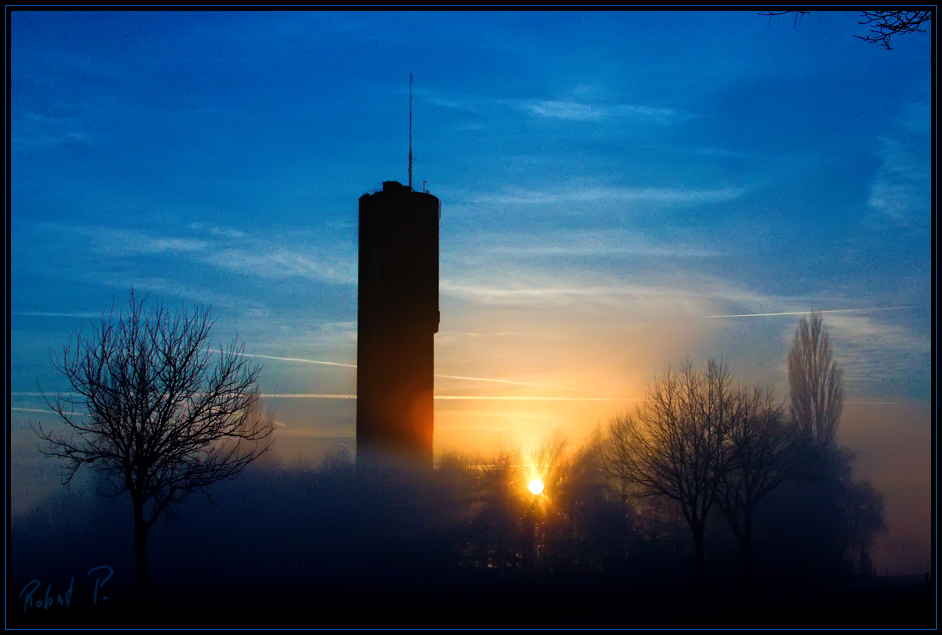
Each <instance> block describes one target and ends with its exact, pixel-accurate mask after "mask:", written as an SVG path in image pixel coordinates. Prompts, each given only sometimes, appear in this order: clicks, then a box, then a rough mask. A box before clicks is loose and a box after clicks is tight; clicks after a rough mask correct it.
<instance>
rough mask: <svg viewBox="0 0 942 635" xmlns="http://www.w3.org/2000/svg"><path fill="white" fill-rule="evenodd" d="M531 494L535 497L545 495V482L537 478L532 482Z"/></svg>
mask: <svg viewBox="0 0 942 635" xmlns="http://www.w3.org/2000/svg"><path fill="white" fill-rule="evenodd" d="M530 493H532V494H533V495H534V496H539V495H540V494H542V493H543V481H541V480H540V479H538V478H535V479H533V480H532V481H530Z"/></svg>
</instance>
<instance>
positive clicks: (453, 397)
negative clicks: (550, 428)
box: [435, 395, 641, 401]
mask: <svg viewBox="0 0 942 635" xmlns="http://www.w3.org/2000/svg"><path fill="white" fill-rule="evenodd" d="M435 399H443V400H454V401H461V400H469V401H641V400H640V399H624V398H621V397H489V396H481V395H477V396H472V395H467V396H461V395H435Z"/></svg>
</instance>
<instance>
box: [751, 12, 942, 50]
mask: <svg viewBox="0 0 942 635" xmlns="http://www.w3.org/2000/svg"><path fill="white" fill-rule="evenodd" d="M789 13H792V14H794V16H795V26H797V25H798V20H799V19H800V18H801V17H802V16H804V15H807V14H808V13H811V12H810V11H763V12H761V14H760V15H767V16H769V22H771V21H772V17H773V16H776V15H786V14H789ZM932 13H933V12H932V10H922V11H861V12H860V17H861V20H860V21H859V22H858V23H857V24H859V25H861V26H866V27H867V28H868V30H869V31H870V34H869V35H854V37H855V38H857V39H858V40H863V41H864V42H870V43H872V44H882V45H883V47H884V48H886V50H888V51H890V50H892V49H893V47H892V46H890V38H891V37H892V36H894V35H905V34H908V33H924V32H925V29H922V28H920V27H922V26H923V25H924V24H927V23H929V22H931V21H932Z"/></svg>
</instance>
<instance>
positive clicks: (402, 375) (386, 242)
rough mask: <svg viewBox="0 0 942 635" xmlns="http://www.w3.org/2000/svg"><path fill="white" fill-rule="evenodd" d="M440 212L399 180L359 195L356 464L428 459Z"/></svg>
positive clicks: (424, 461) (431, 199) (428, 462)
mask: <svg viewBox="0 0 942 635" xmlns="http://www.w3.org/2000/svg"><path fill="white" fill-rule="evenodd" d="M410 154H411V151H410ZM410 173H411V165H410ZM410 176H411V174H410ZM440 217H441V203H440V201H439V200H438V198H437V197H435V196H432V195H431V194H429V193H428V192H416V191H415V190H413V189H412V187H411V185H410V186H407V185H401V184H400V183H398V182H396V181H386V182H384V183H383V189H382V190H379V191H376V192H371V193H367V194H364V195H363V196H361V197H360V229H359V267H360V271H359V297H358V306H357V319H358V326H357V464H358V465H362V464H364V463H365V462H370V461H375V460H392V461H406V462H409V463H412V464H416V463H417V464H420V465H428V466H431V465H432V431H433V427H434V409H433V390H434V372H435V345H434V336H435V333H437V332H438V323H439V320H440V316H441V314H440V313H439V309H438V224H439V219H440Z"/></svg>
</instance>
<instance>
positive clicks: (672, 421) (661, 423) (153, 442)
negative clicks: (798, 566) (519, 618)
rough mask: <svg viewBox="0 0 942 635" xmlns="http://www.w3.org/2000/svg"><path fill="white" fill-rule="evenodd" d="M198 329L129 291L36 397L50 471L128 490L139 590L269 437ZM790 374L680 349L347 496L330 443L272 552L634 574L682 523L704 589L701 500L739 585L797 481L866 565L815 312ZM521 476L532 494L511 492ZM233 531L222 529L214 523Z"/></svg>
mask: <svg viewBox="0 0 942 635" xmlns="http://www.w3.org/2000/svg"><path fill="white" fill-rule="evenodd" d="M212 325H213V321H212V318H211V314H210V313H209V311H208V310H205V309H197V310H195V311H191V310H188V309H186V308H185V307H184V308H183V309H181V310H180V311H179V312H177V313H173V312H171V311H168V310H167V309H166V308H165V307H164V306H163V305H162V304H160V303H157V304H156V305H155V306H153V307H151V308H150V309H149V310H147V309H145V303H144V299H141V298H139V297H138V296H136V295H135V294H134V293H133V292H132V294H131V298H130V303H129V308H128V310H127V311H126V312H121V314H120V315H119V316H117V318H115V317H114V316H113V315H112V316H108V317H106V318H104V319H103V320H102V321H101V323H100V325H98V326H96V328H95V329H94V330H93V332H92V335H91V336H89V337H84V336H82V335H81V334H76V335H75V336H74V337H73V341H72V342H71V343H70V344H68V345H66V346H65V347H64V348H63V349H62V353H61V356H60V357H59V358H58V360H57V361H56V365H57V368H58V369H59V370H60V371H61V372H62V374H63V375H64V376H65V377H66V379H67V380H68V383H69V386H70V388H71V390H70V391H69V392H67V393H63V392H57V393H56V394H55V395H50V396H49V397H48V398H47V402H48V404H49V407H50V409H51V410H52V411H53V412H54V413H55V415H56V416H57V418H58V422H59V424H62V425H60V426H59V429H54V428H44V427H43V426H41V425H39V426H37V429H36V432H37V434H38V435H39V437H40V438H41V439H42V441H43V444H44V445H43V448H42V451H43V452H44V453H45V454H46V455H47V456H51V457H54V458H58V459H60V460H63V461H64V464H63V481H64V482H66V483H67V482H68V481H69V480H70V479H71V478H72V477H73V476H74V475H75V473H76V471H77V470H78V469H79V468H81V467H83V466H88V467H91V468H92V469H93V470H95V471H96V473H97V474H98V476H99V478H98V481H97V483H98V486H99V490H100V493H102V494H104V495H106V496H112V497H113V496H119V495H125V496H127V498H129V499H130V501H131V503H132V511H133V527H134V531H133V535H134V543H135V547H134V553H135V562H136V569H137V584H138V594H139V597H140V598H141V601H142V602H143V601H146V598H147V589H148V583H147V579H148V573H147V571H148V569H147V537H148V532H149V530H150V529H151V527H152V526H153V525H154V523H155V522H156V520H157V519H158V518H159V517H161V516H164V517H167V516H170V517H174V516H179V514H178V512H179V511H180V509H182V508H181V506H182V505H183V504H184V501H185V500H186V499H187V498H188V497H190V496H191V495H192V494H194V493H197V492H203V493H207V492H208V488H209V487H210V486H211V485H213V484H214V483H218V482H220V481H224V480H228V479H232V478H234V477H236V476H238V475H239V474H241V473H242V472H243V471H244V470H245V469H246V468H247V467H248V466H249V465H251V464H252V463H255V462H257V460H258V459H259V458H260V457H262V456H263V455H264V453H265V451H266V450H267V449H268V448H269V447H270V443H271V440H272V431H273V422H272V420H271V418H270V417H269V416H267V415H266V414H265V413H264V411H263V408H262V407H261V404H260V396H259V393H258V391H257V387H256V384H257V380H258V377H259V373H260V368H259V367H258V366H256V365H254V364H252V363H251V362H250V360H249V359H248V358H246V357H245V356H244V355H243V354H242V350H243V349H242V347H241V346H240V345H239V344H238V342H236V341H234V342H232V343H231V344H230V345H229V346H228V347H224V348H221V349H219V350H218V351H217V352H215V353H213V352H211V351H210V350H209V349H208V344H209V337H210V334H211V327H212ZM788 368H789V370H788V377H789V382H790V387H791V391H790V399H789V405H788V407H787V408H786V406H785V405H782V404H779V403H777V402H776V400H775V397H774V395H773V394H772V392H771V391H770V390H768V389H766V388H762V387H748V386H744V385H741V384H740V383H738V382H736V381H735V380H734V378H733V377H732V376H731V374H730V373H729V370H728V367H727V365H726V363H725V362H724V361H723V360H714V359H711V360H708V361H707V362H706V363H705V364H704V365H703V366H702V367H698V366H696V365H695V364H694V363H693V362H692V361H689V360H688V361H684V362H682V363H681V364H680V366H679V367H678V368H676V369H667V370H666V371H665V372H664V373H663V374H660V375H658V376H656V377H655V378H654V380H653V381H652V383H651V385H650V387H649V389H648V391H647V393H646V394H645V396H644V399H643V400H642V402H641V404H640V406H639V407H638V408H637V409H636V410H635V412H633V413H625V414H622V415H618V416H616V417H614V418H613V419H612V421H611V423H610V425H609V426H608V428H607V429H605V430H599V431H597V432H596V433H595V434H594V435H593V436H592V437H591V438H590V439H589V440H588V441H587V442H586V443H585V444H584V445H583V446H581V447H578V448H572V447H570V446H569V444H568V443H567V441H566V440H565V439H563V438H561V437H559V436H558V435H557V436H553V437H551V438H549V439H547V440H546V441H545V442H544V443H543V444H542V445H540V446H539V447H538V448H535V449H533V450H532V451H531V452H530V453H529V454H525V453H523V452H521V451H520V450H514V449H504V450H502V451H501V452H499V453H498V454H497V455H496V456H493V457H489V458H487V459H481V458H474V457H467V456H461V455H457V454H451V455H447V456H445V457H443V458H442V459H441V460H440V462H439V465H438V466H437V468H436V469H435V472H434V474H432V475H427V478H425V479H424V480H422V481H421V482H419V481H416V482H411V483H407V482H405V481H404V480H402V479H400V480H399V481H397V482H389V483H385V484H381V485H380V486H378V487H376V489H375V490H370V491H364V488H363V487H362V485H361V484H357V482H356V477H355V468H354V466H353V465H352V464H351V463H350V462H349V461H348V458H347V457H341V456H337V457H328V458H327V459H325V462H324V463H322V464H321V465H320V466H319V468H318V469H317V470H315V471H314V473H312V476H311V478H312V479H314V480H313V481H312V483H313V482H316V483H320V485H318V488H319V489H318V491H320V492H321V493H331V492H332V494H330V495H329V496H328V498H329V499H330V500H331V501H332V502H330V503H329V505H327V506H326V507H322V508H320V510H321V512H322V513H321V514H320V515H321V516H323V517H325V518H323V519H321V520H318V521H317V522H318V523H319V524H318V527H320V529H319V530H318V531H319V532H320V533H321V534H323V535H319V534H318V531H313V530H312V531H310V532H309V533H308V534H307V538H306V541H305V543H304V544H297V545H295V551H296V553H294V554H293V555H291V554H290V553H288V551H290V549H289V548H288V547H287V546H286V552H285V553H283V554H282V555H280V556H279V558H278V559H279V560H281V559H284V560H285V561H294V562H295V564H296V563H297V562H298V561H303V560H304V559H305V557H308V556H310V557H311V558H316V559H321V561H322V563H326V564H325V565H324V566H325V567H327V568H329V569H332V570H348V569H350V568H351V567H352V569H350V570H362V571H367V570H368V571H371V572H376V571H381V570H383V567H384V564H383V563H385V566H386V569H387V570H388V571H390V572H395V573H391V574H390V575H398V574H399V573H401V572H402V571H403V570H406V569H412V570H416V571H420V570H423V567H424V568H426V569H428V570H429V571H432V570H435V571H441V570H451V571H459V570H465V571H467V570H482V571H488V572H496V574H497V575H499V576H503V575H507V576H513V575H515V574H516V573H519V572H525V571H535V572H550V573H554V574H556V573H567V572H569V573H612V572H618V571H623V572H624V571H627V570H628V569H632V570H633V571H634V575H638V574H639V572H643V575H646V576H655V577H656V576H657V575H658V572H659V571H660V570H663V569H665V567H663V566H662V565H663V563H664V562H667V561H670V562H676V561H678V558H679V557H680V556H682V554H684V553H686V547H685V546H684V545H685V544H689V543H686V541H685V540H684V539H683V537H682V535H681V532H680V531H679V528H680V527H682V526H683V525H686V527H687V529H688V530H689V532H690V533H689V534H688V535H690V536H692V538H693V556H694V558H693V559H694V563H695V566H694V571H695V575H694V579H695V581H696V583H697V585H699V586H701V587H702V585H703V584H704V582H705V580H706V566H705V563H706V556H705V554H706V540H707V537H708V535H709V531H708V530H709V527H710V523H711V518H713V517H714V516H715V514H714V515H713V516H711V511H713V510H714V508H715V509H717V510H719V513H720V517H722V518H723V519H725V521H726V523H727V525H728V528H729V531H730V532H731V534H732V536H733V537H734V539H735V541H736V543H737V544H738V546H739V553H740V559H741V569H742V571H741V575H742V579H743V581H744V582H747V583H749V582H751V581H752V580H753V579H754V574H755V571H754V555H753V551H754V536H755V534H756V530H757V527H758V526H761V527H763V528H764V529H765V530H766V531H769V532H771V531H777V530H776V529H775V528H774V524H773V525H772V529H769V527H770V525H769V523H768V522H766V521H761V518H760V516H761V513H760V512H762V511H763V510H768V511H769V513H770V514H773V512H775V509H776V508H775V505H773V504H770V503H769V502H768V501H769V500H771V499H773V498H775V497H774V496H773V494H775V493H780V494H781V495H780V496H779V498H781V499H782V500H785V501H786V503H785V504H784V505H785V506H784V507H783V509H786V510H787V509H788V504H787V499H788V495H787V494H788V491H789V487H793V488H794V487H798V489H793V491H792V492H791V494H792V495H793V496H797V499H798V501H799V502H798V503H797V504H798V505H799V506H802V505H805V506H807V505H808V504H809V501H810V500H811V498H814V496H818V498H820V499H821V501H820V502H821V504H820V506H819V508H820V509H821V510H823V511H822V513H821V514H819V515H820V516H821V517H822V518H825V519H826V520H828V522H830V523H831V524H830V525H829V527H830V529H829V530H828V531H824V532H822V531H821V527H820V526H815V529H814V530H813V531H814V532H815V533H816V540H818V541H819V542H820V541H821V540H822V539H821V536H822V535H824V534H827V535H829V536H832V539H831V543H830V546H829V547H828V549H830V551H828V549H825V551H828V553H830V554H832V555H833V554H834V553H836V552H840V557H839V558H838V559H844V558H843V557H844V556H846V555H847V554H848V553H849V552H851V551H853V552H854V554H855V556H856V558H857V560H858V567H859V570H860V571H861V572H868V571H870V570H871V569H872V564H870V562H869V549H870V546H871V544H872V542H873V539H874V537H875V536H876V534H877V533H878V532H879V531H882V530H884V529H885V523H884V521H883V515H882V499H881V497H880V495H879V493H878V492H876V490H875V489H874V488H873V486H872V485H871V484H870V483H867V482H855V481H853V479H852V477H851V473H852V459H851V457H850V456H849V454H848V453H847V452H846V451H844V450H842V449H840V448H839V447H838V446H837V444H836V432H837V426H838V422H839V419H840V414H841V408H842V404H843V381H842V376H841V370H840V367H839V365H838V363H837V362H836V361H835V360H834V359H833V350H832V348H831V345H830V341H829V338H828V334H827V332H826V329H825V328H824V324H823V319H822V316H821V314H820V313H812V314H811V316H810V319H805V318H803V319H802V320H801V322H800V324H799V325H798V328H797V330H796V333H795V337H794V340H793V342H792V347H791V351H790V353H789V356H788ZM62 430H65V432H66V433H65V434H64V433H63V432H62ZM536 479H538V480H539V481H541V483H542V486H541V489H540V490H539V491H538V492H537V490H533V491H530V490H528V489H527V483H528V482H529V481H531V480H536ZM299 483H300V481H299ZM796 484H797V486H796ZM299 487H302V486H300V485H299ZM801 487H805V489H806V491H801ZM299 491H300V490H299ZM782 492H784V494H782ZM268 498H270V499H271V500H275V499H276V498H277V497H275V496H268ZM314 504H315V503H314V502H310V503H305V502H304V501H300V500H292V501H285V504H284V506H283V507H284V509H285V510H288V509H291V510H297V509H298V508H299V506H300V507H304V506H305V505H314ZM351 505H352V506H353V507H351ZM274 513H277V511H276V512H274ZM286 513H287V512H286ZM292 513H294V512H292ZM787 513H789V512H786V514H787ZM773 515H774V514H773ZM262 516H264V517H265V518H266V519H268V518H269V517H270V516H271V513H266V514H262ZM327 517H333V518H329V519H328V518H327ZM757 519H758V520H757ZM760 521H761V522H760ZM305 522H308V521H305ZM311 522H313V521H311ZM763 522H764V524H763ZM238 524H241V525H246V521H242V522H241V523H238ZM792 524H795V523H794V520H793V521H792ZM234 532H236V529H235V528H233V527H226V528H224V529H221V530H220V536H222V535H228V534H232V533H234ZM777 535H778V536H779V538H780V539H784V538H782V536H783V534H777ZM786 542H787V540H786ZM220 544H226V543H225V541H220ZM783 544H784V543H783ZM319 545H323V548H322V547H321V546H319ZM338 545H339V546H344V547H343V548H339V547H338ZM315 553H317V554H319V555H317V556H314V555H312V554H315ZM304 554H308V556H305V555H304ZM805 555H806V556H807V554H805ZM808 557H810V556H808ZM645 562H647V563H649V564H648V565H644V563H645ZM668 569H669V567H668ZM671 570H673V569H671Z"/></svg>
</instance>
